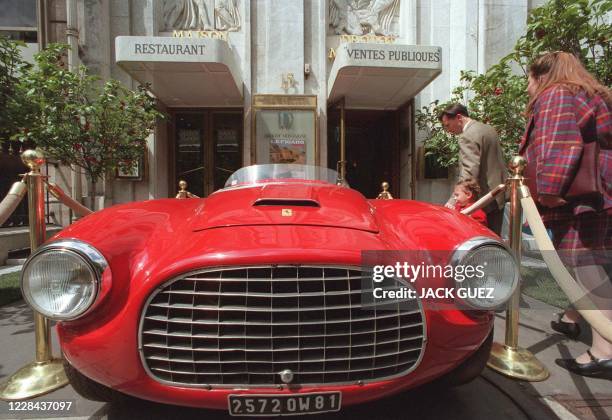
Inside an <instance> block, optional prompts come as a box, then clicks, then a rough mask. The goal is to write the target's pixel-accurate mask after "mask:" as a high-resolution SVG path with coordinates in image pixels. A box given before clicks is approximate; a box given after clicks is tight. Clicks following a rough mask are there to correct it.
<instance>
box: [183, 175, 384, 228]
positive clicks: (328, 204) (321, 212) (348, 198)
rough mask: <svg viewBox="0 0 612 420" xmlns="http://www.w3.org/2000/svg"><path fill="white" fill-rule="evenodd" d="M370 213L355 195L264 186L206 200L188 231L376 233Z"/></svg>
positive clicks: (325, 188)
mask: <svg viewBox="0 0 612 420" xmlns="http://www.w3.org/2000/svg"><path fill="white" fill-rule="evenodd" d="M372 214H373V209H372V207H371V206H370V205H369V204H368V202H367V201H366V199H365V198H364V197H363V195H361V194H360V193H359V192H357V191H355V190H351V189H349V188H344V187H338V186H335V185H330V184H319V183H308V182H306V183H303V184H296V183H294V182H291V183H283V182H278V183H268V184H264V185H253V186H245V187H236V188H234V189H226V190H222V191H219V192H216V193H214V194H212V195H211V196H209V197H208V198H207V199H206V201H205V204H204V205H203V206H202V207H201V208H200V209H199V210H198V212H197V214H196V215H195V217H194V219H193V221H192V230H193V231H201V230H206V229H214V228H220V227H230V226H257V225H311V226H330V227H342V228H348V229H357V230H362V231H367V232H373V233H377V232H378V231H379V229H378V225H377V224H376V220H375V218H374V217H373V215H372Z"/></svg>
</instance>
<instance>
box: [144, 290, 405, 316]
mask: <svg viewBox="0 0 612 420" xmlns="http://www.w3.org/2000/svg"><path fill="white" fill-rule="evenodd" d="M217 296H218V297H221V296H231V295H229V294H228V295H222V294H219V295H217ZM294 297H298V296H297V295H294ZM401 302H402V301H401V300H398V301H395V300H394V301H389V302H386V304H389V305H391V304H393V303H401ZM150 306H154V307H156V308H164V309H193V310H196V311H217V310H219V309H222V310H224V311H237V312H243V311H247V312H303V311H329V310H335V309H352V308H359V309H367V308H375V305H373V304H372V305H339V306H330V307H326V306H320V307H312V308H303V309H300V308H270V309H268V308H263V307H255V308H250V309H247V307H246V306H222V307H221V308H219V307H217V306H212V305H197V306H195V307H193V306H191V305H187V304H172V305H168V304H163V303H154V304H151V305H150Z"/></svg>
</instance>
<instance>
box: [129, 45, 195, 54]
mask: <svg viewBox="0 0 612 420" xmlns="http://www.w3.org/2000/svg"><path fill="white" fill-rule="evenodd" d="M205 47H206V45H185V44H178V43H177V44H162V43H154V42H147V43H145V42H141V43H134V51H133V53H134V54H164V55H204V50H205Z"/></svg>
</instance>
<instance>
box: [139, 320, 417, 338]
mask: <svg viewBox="0 0 612 420" xmlns="http://www.w3.org/2000/svg"><path fill="white" fill-rule="evenodd" d="M421 325H423V324H422V323H418V324H410V325H404V326H402V327H400V328H401V329H407V328H414V327H419V326H421ZM395 330H396V328H395V327H390V328H385V329H382V330H378V331H379V332H386V331H395ZM143 332H144V333H145V334H154V335H170V336H172V337H188V338H192V337H193V338H215V339H217V338H218V339H224V338H227V339H241V338H246V339H253V340H261V339H264V338H266V337H265V336H262V335H231V334H230V335H218V334H216V335H211V334H195V335H192V334H178V333H166V334H164V332H163V331H160V330H149V331H143ZM373 333H375V331H374V330H368V331H359V332H356V333H352V334H351V333H337V334H316V335H315V334H312V335H275V336H274V338H316V337H341V336H344V335H347V336H350V335H358V334H373Z"/></svg>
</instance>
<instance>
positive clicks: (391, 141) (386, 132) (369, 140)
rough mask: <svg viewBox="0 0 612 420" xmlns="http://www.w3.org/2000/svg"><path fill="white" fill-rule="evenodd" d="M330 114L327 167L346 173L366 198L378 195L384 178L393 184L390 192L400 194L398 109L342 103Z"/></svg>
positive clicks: (352, 183)
mask: <svg viewBox="0 0 612 420" xmlns="http://www.w3.org/2000/svg"><path fill="white" fill-rule="evenodd" d="M327 115H328V125H327V126H328V132H327V156H328V166H329V167H330V168H337V169H338V172H340V173H341V174H342V173H343V172H344V176H345V178H346V180H347V182H348V183H349V185H350V186H351V188H353V189H356V190H357V191H359V192H361V193H362V194H363V195H364V196H365V197H366V198H376V197H377V196H378V194H379V193H380V191H381V183H382V182H383V181H387V182H388V183H389V184H390V185H391V189H390V192H391V194H392V195H393V196H394V197H399V191H400V185H399V180H400V176H399V168H400V153H399V116H398V115H399V114H398V112H397V111H378V110H349V109H346V110H343V109H342V104H340V105H339V106H335V107H332V108H330V109H329V110H328V114H327ZM343 124H344V133H345V134H344V137H345V138H344V141H342V130H343V128H342V125H343Z"/></svg>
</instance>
